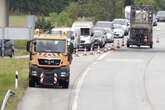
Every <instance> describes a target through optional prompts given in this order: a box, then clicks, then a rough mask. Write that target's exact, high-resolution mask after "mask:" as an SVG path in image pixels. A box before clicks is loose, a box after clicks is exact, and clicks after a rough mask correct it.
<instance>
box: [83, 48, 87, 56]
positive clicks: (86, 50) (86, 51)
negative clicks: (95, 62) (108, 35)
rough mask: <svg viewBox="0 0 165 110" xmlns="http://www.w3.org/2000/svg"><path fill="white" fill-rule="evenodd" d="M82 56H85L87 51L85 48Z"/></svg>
mask: <svg viewBox="0 0 165 110" xmlns="http://www.w3.org/2000/svg"><path fill="white" fill-rule="evenodd" d="M83 56H87V49H86V48H85V49H84V54H83Z"/></svg>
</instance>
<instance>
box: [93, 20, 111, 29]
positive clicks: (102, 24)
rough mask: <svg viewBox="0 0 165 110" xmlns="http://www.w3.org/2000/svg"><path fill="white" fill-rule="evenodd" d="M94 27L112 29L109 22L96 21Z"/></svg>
mask: <svg viewBox="0 0 165 110" xmlns="http://www.w3.org/2000/svg"><path fill="white" fill-rule="evenodd" d="M95 27H101V28H110V29H113V23H112V22H110V21H97V22H96V25H95Z"/></svg>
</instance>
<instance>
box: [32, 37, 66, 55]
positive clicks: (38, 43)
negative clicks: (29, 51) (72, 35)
mask: <svg viewBox="0 0 165 110" xmlns="http://www.w3.org/2000/svg"><path fill="white" fill-rule="evenodd" d="M34 42H35V43H34V47H35V51H36V52H50V53H64V52H65V45H66V42H65V40H54V39H53V40H52V39H51V40H35V41H34Z"/></svg>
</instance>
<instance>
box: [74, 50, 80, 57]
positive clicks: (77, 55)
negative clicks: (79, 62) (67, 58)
mask: <svg viewBox="0 0 165 110" xmlns="http://www.w3.org/2000/svg"><path fill="white" fill-rule="evenodd" d="M75 56H76V57H79V54H78V49H76V53H75Z"/></svg>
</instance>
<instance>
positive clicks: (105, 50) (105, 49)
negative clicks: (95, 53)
mask: <svg viewBox="0 0 165 110" xmlns="http://www.w3.org/2000/svg"><path fill="white" fill-rule="evenodd" d="M107 51H108V50H107V45H105V47H104V53H106V52H107Z"/></svg>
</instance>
